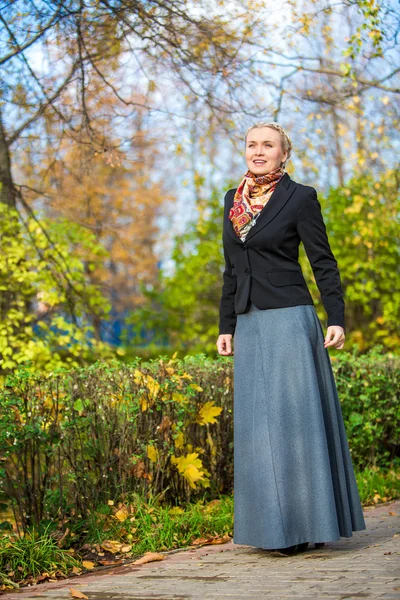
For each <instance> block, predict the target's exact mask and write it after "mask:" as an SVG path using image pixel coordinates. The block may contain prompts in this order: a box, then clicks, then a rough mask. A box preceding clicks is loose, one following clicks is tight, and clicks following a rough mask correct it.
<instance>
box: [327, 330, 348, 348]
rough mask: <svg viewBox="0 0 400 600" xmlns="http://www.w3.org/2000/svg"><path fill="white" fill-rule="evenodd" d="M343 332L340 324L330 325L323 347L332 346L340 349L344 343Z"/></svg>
mask: <svg viewBox="0 0 400 600" xmlns="http://www.w3.org/2000/svg"><path fill="white" fill-rule="evenodd" d="M344 340H345V333H344V329H343V327H340V325H330V326H329V327H328V329H327V332H326V336H325V341H324V348H328V347H329V346H333V347H334V348H337V349H338V350H341V349H342V348H343V345H344Z"/></svg>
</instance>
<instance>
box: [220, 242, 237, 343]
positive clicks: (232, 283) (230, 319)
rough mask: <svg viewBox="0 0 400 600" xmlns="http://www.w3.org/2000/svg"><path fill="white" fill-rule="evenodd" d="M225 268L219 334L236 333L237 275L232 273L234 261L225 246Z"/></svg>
mask: <svg viewBox="0 0 400 600" xmlns="http://www.w3.org/2000/svg"><path fill="white" fill-rule="evenodd" d="M224 258H225V269H224V272H223V275H222V279H223V284H222V294H221V300H220V305H219V335H221V334H223V333H230V334H232V335H234V333H235V329H236V321H237V315H236V313H235V292H236V275H233V274H232V263H231V261H230V259H229V256H228V253H227V252H226V250H225V248H224Z"/></svg>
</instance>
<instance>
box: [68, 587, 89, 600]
mask: <svg viewBox="0 0 400 600" xmlns="http://www.w3.org/2000/svg"><path fill="white" fill-rule="evenodd" d="M69 591H70V592H71V596H72V598H86V600H89V598H88V596H85V594H82V592H80V591H79V590H75V589H74V588H69Z"/></svg>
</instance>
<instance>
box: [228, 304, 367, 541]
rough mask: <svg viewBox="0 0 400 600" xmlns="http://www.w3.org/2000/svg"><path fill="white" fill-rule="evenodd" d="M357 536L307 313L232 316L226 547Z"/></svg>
mask: <svg viewBox="0 0 400 600" xmlns="http://www.w3.org/2000/svg"><path fill="white" fill-rule="evenodd" d="M362 529H366V525H365V521H364V517H363V511H362V506H361V502H360V496H359V493H358V489H357V483H356V479H355V475H354V470H353V465H352V460H351V455H350V450H349V445H348V441H347V437H346V431H345V428H344V424H343V417H342V412H341V407H340V402H339V398H338V394H337V389H336V384H335V380H334V376H333V371H332V366H331V361H330V356H329V351H328V349H327V348H324V332H323V329H322V326H321V322H320V320H319V318H318V315H317V313H316V311H315V308H314V306H313V305H304V306H290V307H286V308H276V309H275V308H274V309H266V310H260V309H258V308H257V307H256V306H254V305H253V304H251V306H250V310H249V312H247V313H243V314H240V315H238V317H237V324H236V330H235V336H234V535H233V542H234V543H235V544H246V545H249V546H256V547H257V548H265V549H268V548H269V549H271V548H283V547H287V546H292V545H294V544H301V543H303V542H310V543H313V542H329V541H335V540H338V539H340V537H350V536H352V532H353V531H359V530H362Z"/></svg>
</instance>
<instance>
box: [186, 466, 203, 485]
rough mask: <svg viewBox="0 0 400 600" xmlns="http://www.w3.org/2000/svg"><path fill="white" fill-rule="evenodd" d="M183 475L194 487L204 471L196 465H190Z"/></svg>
mask: <svg viewBox="0 0 400 600" xmlns="http://www.w3.org/2000/svg"><path fill="white" fill-rule="evenodd" d="M183 476H184V477H185V478H186V479H187V481H188V482H189V485H190V487H192V488H195V487H196V486H195V485H194V484H195V482H196V481H198V480H199V479H201V478H202V477H203V475H202V473H201V472H200V471H199V469H198V468H197V467H195V466H194V465H188V466H187V467H186V469H185V471H184V472H183Z"/></svg>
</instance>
